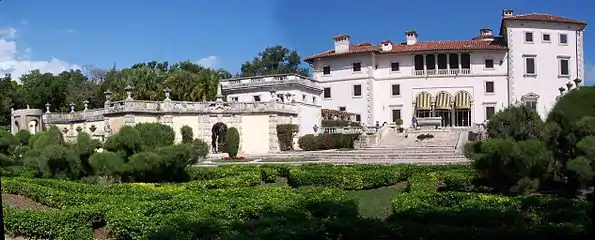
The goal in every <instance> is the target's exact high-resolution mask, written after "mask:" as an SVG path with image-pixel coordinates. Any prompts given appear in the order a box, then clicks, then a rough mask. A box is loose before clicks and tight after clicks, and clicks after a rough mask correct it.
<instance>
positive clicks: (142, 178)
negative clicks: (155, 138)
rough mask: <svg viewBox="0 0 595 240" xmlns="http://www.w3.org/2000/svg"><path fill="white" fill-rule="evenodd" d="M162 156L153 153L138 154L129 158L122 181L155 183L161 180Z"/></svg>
mask: <svg viewBox="0 0 595 240" xmlns="http://www.w3.org/2000/svg"><path fill="white" fill-rule="evenodd" d="M162 162H163V156H161V155H159V154H157V153H154V152H140V153H136V154H134V155H132V156H130V159H129V160H128V164H127V167H126V172H125V174H124V179H123V180H124V181H132V182H157V181H159V180H160V178H161V169H160V167H161V163H162Z"/></svg>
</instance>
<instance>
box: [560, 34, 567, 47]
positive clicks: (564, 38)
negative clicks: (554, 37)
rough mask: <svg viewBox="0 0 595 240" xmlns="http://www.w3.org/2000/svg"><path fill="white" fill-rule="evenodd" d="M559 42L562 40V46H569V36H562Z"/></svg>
mask: <svg viewBox="0 0 595 240" xmlns="http://www.w3.org/2000/svg"><path fill="white" fill-rule="evenodd" d="M559 40H560V41H559V42H560V44H562V45H566V44H568V35H566V34H560V38H559Z"/></svg>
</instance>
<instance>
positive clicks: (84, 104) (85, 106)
mask: <svg viewBox="0 0 595 240" xmlns="http://www.w3.org/2000/svg"><path fill="white" fill-rule="evenodd" d="M83 107H84V108H85V109H83V111H85V112H86V111H87V110H88V109H89V101H88V100H85V101H83Z"/></svg>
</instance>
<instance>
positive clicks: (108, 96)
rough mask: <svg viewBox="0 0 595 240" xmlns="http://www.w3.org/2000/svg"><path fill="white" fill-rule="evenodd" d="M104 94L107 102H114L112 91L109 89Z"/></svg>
mask: <svg viewBox="0 0 595 240" xmlns="http://www.w3.org/2000/svg"><path fill="white" fill-rule="evenodd" d="M103 94H105V100H107V101H109V100H112V91H110V90H109V89H108V90H106V91H105V92H103Z"/></svg>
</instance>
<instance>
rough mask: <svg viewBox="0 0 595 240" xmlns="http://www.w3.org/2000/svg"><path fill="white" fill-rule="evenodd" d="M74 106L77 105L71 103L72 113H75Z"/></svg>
mask: <svg viewBox="0 0 595 240" xmlns="http://www.w3.org/2000/svg"><path fill="white" fill-rule="evenodd" d="M74 106H75V104H74V103H73V102H71V103H70V113H74Z"/></svg>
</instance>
